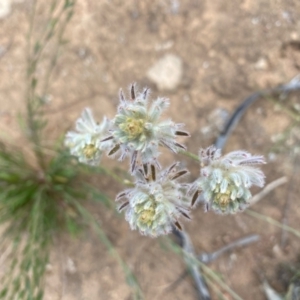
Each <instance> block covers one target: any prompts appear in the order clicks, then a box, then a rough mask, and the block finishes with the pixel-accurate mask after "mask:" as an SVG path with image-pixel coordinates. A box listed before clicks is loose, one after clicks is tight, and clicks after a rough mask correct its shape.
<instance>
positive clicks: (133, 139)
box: [65, 85, 265, 237]
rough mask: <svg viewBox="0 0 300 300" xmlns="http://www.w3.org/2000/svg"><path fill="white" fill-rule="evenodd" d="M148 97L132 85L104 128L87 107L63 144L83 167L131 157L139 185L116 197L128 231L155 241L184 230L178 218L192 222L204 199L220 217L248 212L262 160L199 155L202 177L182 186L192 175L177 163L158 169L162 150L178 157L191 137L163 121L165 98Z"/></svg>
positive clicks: (241, 154)
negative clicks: (183, 179)
mask: <svg viewBox="0 0 300 300" xmlns="http://www.w3.org/2000/svg"><path fill="white" fill-rule="evenodd" d="M148 95H149V90H148V89H144V91H143V92H142V93H139V94H136V91H135V86H134V85H132V86H131V88H130V99H126V98H125V96H124V94H123V92H122V91H121V92H120V105H119V107H118V112H117V115H116V116H115V117H114V119H112V120H111V121H110V120H108V119H106V118H104V119H103V121H102V123H101V124H98V123H96V122H95V121H94V119H93V116H92V113H91V111H90V110H89V109H85V110H84V111H83V113H82V116H81V118H79V119H78V120H77V123H76V130H77V132H68V133H67V135H66V140H65V144H66V146H67V147H69V148H70V152H71V154H72V155H74V156H77V157H78V159H79V161H81V162H83V163H87V164H92V165H97V164H99V162H100V159H101V156H102V154H103V152H107V155H108V156H112V157H114V156H115V155H117V154H118V153H120V159H121V160H123V159H124V158H126V157H127V156H128V157H130V161H131V164H130V172H131V174H132V175H133V176H134V177H135V187H134V188H132V189H128V190H125V191H124V192H122V193H120V194H119V195H118V196H117V199H116V200H117V201H121V204H120V206H119V210H120V211H121V210H123V209H124V210H126V213H125V215H126V220H127V221H128V222H129V224H130V227H131V228H132V229H138V230H139V231H140V232H141V233H142V234H144V235H149V236H153V237H156V236H159V235H162V234H168V233H169V232H171V231H172V229H173V228H177V229H178V230H181V229H182V225H181V224H180V223H179V219H180V218H181V217H182V216H183V217H185V218H187V219H190V210H191V208H193V207H194V206H195V203H196V202H200V201H201V200H202V201H204V203H205V204H206V208H207V209H212V210H214V211H216V212H220V213H236V212H237V211H242V210H244V209H245V208H246V207H247V206H248V205H249V204H250V199H251V193H250V190H249V189H250V187H251V186H253V185H256V186H259V187H262V186H263V185H264V174H263V172H262V171H261V170H260V169H258V168H257V167H256V166H255V165H258V164H263V163H265V161H264V159H263V157H262V156H252V155H251V154H249V153H247V152H245V151H234V152H230V153H229V154H227V155H225V156H221V151H220V150H218V149H215V148H214V147H213V146H211V147H209V148H207V149H205V150H203V149H201V150H200V152H199V159H200V167H201V170H200V177H199V178H198V179H197V180H196V181H195V182H194V183H193V184H188V183H180V182H178V179H179V178H181V177H183V176H184V175H186V174H188V171H187V170H179V171H178V167H179V163H178V162H176V163H174V164H172V165H171V167H169V168H167V169H166V170H159V171H158V169H160V164H159V162H158V156H159V150H158V148H159V146H162V147H166V148H168V149H170V150H171V151H172V152H174V153H178V152H179V150H185V146H184V145H182V144H180V143H179V142H178V141H177V140H176V138H177V137H178V136H183V137H188V136H189V133H188V132H186V131H184V130H182V127H183V126H184V124H176V123H174V122H173V121H171V120H169V119H167V120H161V115H162V113H163V112H164V111H165V110H166V109H167V107H168V106H169V101H168V100H167V99H164V98H158V99H156V100H155V101H152V102H151V103H149V100H148ZM187 187H189V189H188V190H189V191H187Z"/></svg>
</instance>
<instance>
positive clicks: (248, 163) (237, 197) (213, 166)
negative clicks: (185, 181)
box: [191, 146, 265, 213]
mask: <svg viewBox="0 0 300 300" xmlns="http://www.w3.org/2000/svg"><path fill="white" fill-rule="evenodd" d="M199 158H200V163H201V171H200V178H199V179H197V180H196V181H195V182H194V184H193V185H192V187H191V190H192V191H193V192H194V193H193V198H192V206H193V205H194V204H195V202H196V201H197V199H198V198H199V196H202V199H203V200H204V202H205V204H206V207H207V209H213V210H214V211H216V212H219V213H236V212H237V211H243V210H244V209H245V208H246V207H247V206H248V205H249V204H250V203H249V200H250V198H251V196H252V195H251V192H250V188H251V186H253V185H256V186H259V187H263V186H264V178H265V176H264V173H263V172H262V171H261V170H260V169H258V168H257V167H256V165H259V164H264V163H265V160H264V158H263V157H262V156H252V155H251V154H250V153H248V152H246V151H233V152H230V153H228V154H226V155H224V156H221V151H220V149H216V148H215V147H214V146H211V147H209V148H207V149H201V150H200V151H199Z"/></svg>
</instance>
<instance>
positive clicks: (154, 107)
mask: <svg viewBox="0 0 300 300" xmlns="http://www.w3.org/2000/svg"><path fill="white" fill-rule="evenodd" d="M148 94H149V89H147V88H145V89H144V91H143V92H142V93H139V94H136V92H135V86H134V84H133V85H132V86H131V90H130V95H131V99H129V100H127V99H125V96H124V94H123V92H122V91H121V92H120V105H119V107H118V113H117V115H116V116H115V118H114V120H113V124H114V126H113V128H112V130H111V136H109V137H107V138H105V139H104V140H103V142H106V141H112V144H113V146H112V148H111V149H110V151H109V152H108V155H109V156H110V155H114V154H115V153H118V152H119V151H120V152H121V156H120V159H124V158H125V157H126V156H129V157H130V158H131V172H134V170H135V167H136V162H137V160H138V159H140V160H141V164H147V165H150V164H153V163H157V161H156V159H157V157H158V155H159V152H158V147H159V146H164V147H167V148H168V149H170V150H171V151H173V152H175V153H177V152H178V150H180V149H185V147H184V146H183V145H181V144H180V143H178V142H177V141H176V137H177V136H189V133H187V132H186V131H182V130H180V129H181V128H182V127H183V126H184V125H183V124H176V123H174V122H172V121H171V120H164V121H161V120H160V117H161V114H162V112H163V111H164V110H165V109H166V108H167V107H168V106H169V101H168V100H167V99H165V98H158V99H156V100H155V101H153V102H151V103H149V101H148Z"/></svg>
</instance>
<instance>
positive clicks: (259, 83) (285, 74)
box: [0, 0, 300, 300]
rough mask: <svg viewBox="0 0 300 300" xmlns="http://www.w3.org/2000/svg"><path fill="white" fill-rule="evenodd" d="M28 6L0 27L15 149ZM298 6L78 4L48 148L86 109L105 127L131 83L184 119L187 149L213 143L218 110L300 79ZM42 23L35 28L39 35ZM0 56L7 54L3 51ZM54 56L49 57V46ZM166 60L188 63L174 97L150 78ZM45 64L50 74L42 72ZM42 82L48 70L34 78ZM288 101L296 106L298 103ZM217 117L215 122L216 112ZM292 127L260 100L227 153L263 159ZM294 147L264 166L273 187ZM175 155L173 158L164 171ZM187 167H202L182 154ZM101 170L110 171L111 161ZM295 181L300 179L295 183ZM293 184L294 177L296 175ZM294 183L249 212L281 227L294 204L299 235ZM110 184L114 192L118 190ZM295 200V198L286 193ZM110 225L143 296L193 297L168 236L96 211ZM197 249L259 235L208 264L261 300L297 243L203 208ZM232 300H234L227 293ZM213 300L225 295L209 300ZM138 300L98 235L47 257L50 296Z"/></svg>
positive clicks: (162, 1) (261, 0)
mask: <svg viewBox="0 0 300 300" xmlns="http://www.w3.org/2000/svg"><path fill="white" fill-rule="evenodd" d="M31 4H32V3H31V1H17V0H15V1H14V2H13V3H12V12H11V14H10V15H8V16H7V17H6V18H4V19H3V20H0V75H1V80H0V126H1V131H2V132H1V136H2V137H3V139H4V140H6V141H7V142H10V143H14V144H18V143H20V140H22V137H21V133H20V130H19V127H18V123H17V117H18V113H19V112H20V111H22V110H23V105H24V101H23V99H24V98H23V95H24V91H25V88H26V86H25V82H24V76H25V66H26V32H27V30H28V12H29V10H30V6H31ZM47 4H48V2H47V1H44V2H43V1H40V6H39V13H38V15H37V19H36V22H37V24H38V28H42V26H43V25H44V23H45V19H44V12H45V11H46V8H47ZM299 20H300V2H299V1H297V0H276V1H274V0H257V1H251V0H243V1H240V0H231V1H223V0H216V1H208V0H203V1H198V0H185V1H183V0H182V1H180V0H174V1H171V0H169V1H168V0H153V1H135V0H129V1H117V0H111V1H104V0H100V1H92V0H78V3H77V6H76V9H75V14H74V16H73V18H72V20H71V22H70V24H69V25H68V28H67V33H66V37H67V40H68V43H67V44H66V45H65V46H64V48H63V51H62V52H61V54H60V56H59V59H58V65H57V68H56V69H55V72H54V74H53V77H52V80H51V93H50V95H49V98H50V99H51V101H50V103H49V104H48V107H47V111H46V115H47V116H48V118H49V125H48V128H47V137H46V138H45V140H46V141H47V143H49V144H51V143H53V142H54V141H55V140H56V139H57V138H58V137H59V136H61V135H62V134H63V133H64V132H65V131H66V130H68V129H69V128H71V127H72V126H73V123H74V120H75V119H76V118H77V117H78V116H79V114H80V112H81V110H82V109H83V108H84V107H86V106H88V107H91V108H92V109H93V111H94V114H95V115H96V116H97V117H98V119H101V118H102V116H103V115H107V116H108V117H113V115H114V113H115V110H116V105H117V103H118V91H119V88H120V87H122V88H124V89H125V90H126V89H127V87H128V86H129V84H130V83H131V82H136V83H137V85H138V86H139V87H143V86H145V85H147V86H149V87H150V88H151V89H152V96H153V97H156V96H164V97H168V98H170V101H171V107H170V111H169V113H170V117H172V119H174V120H175V121H176V122H184V123H186V128H187V129H188V130H189V131H190V132H191V134H192V138H190V139H189V140H188V141H187V146H188V148H189V150H190V151H192V152H194V153H196V152H197V151H198V149H199V148H200V147H206V146H209V145H210V144H211V143H212V142H213V139H214V137H215V135H216V134H217V130H216V124H217V123H218V122H220V117H219V114H218V111H215V109H222V110H223V112H224V111H225V112H226V111H227V112H231V111H232V110H233V109H234V108H235V107H236V106H237V105H238V104H239V103H240V102H241V100H242V99H243V98H245V97H246V96H247V95H248V94H250V93H252V92H254V91H256V90H258V89H261V88H268V87H273V86H276V85H278V84H281V83H285V82H287V81H289V80H290V79H291V78H292V77H294V76H295V75H297V74H298V73H299V68H300V65H299V59H300V46H299V45H300V21H299ZM39 26H40V27H39ZM1 49H2V52H1ZM49 51H51V49H50V50H49ZM165 54H175V55H177V56H178V57H179V58H180V59H181V60H182V66H183V76H182V78H181V80H180V83H179V85H177V86H176V87H175V88H174V90H172V91H158V90H157V88H156V86H155V84H154V83H153V82H151V81H150V80H149V79H148V78H147V71H148V69H149V68H150V67H151V66H152V65H153V64H155V63H156V62H157V61H158V60H159V59H160V58H161V57H163V56H164V55H165ZM45 68H46V66H45ZM39 72H40V74H41V77H42V76H43V74H44V73H45V70H44V68H43V67H41V69H40V70H39ZM293 101H294V102H295V103H297V102H298V103H299V97H297V95H295V96H294V98H293ZM214 114H215V115H214ZM290 122H291V120H290V117H288V116H287V115H286V114H284V112H282V111H281V110H278V109H277V110H276V109H275V107H274V105H273V104H271V103H270V102H268V101H266V100H262V101H260V102H258V103H257V104H255V105H254V106H253V107H251V109H250V110H249V111H248V112H247V115H246V116H245V118H243V120H242V122H241V124H240V125H239V127H238V128H237V129H236V130H235V131H234V133H233V135H232V137H231V139H230V141H229V143H228V145H227V148H226V150H232V149H237V148H242V149H247V150H249V151H251V152H254V153H262V154H264V155H266V157H273V156H272V155H269V153H270V151H271V147H272V137H273V139H274V137H275V136H276V134H278V133H280V132H282V131H283V130H284V129H285V128H286V126H287V125H288V124H290ZM289 153H290V152H289V151H288V148H287V151H285V152H284V153H283V154H279V155H277V156H276V158H275V160H272V161H270V162H269V164H268V165H267V166H266V167H265V168H264V170H265V171H266V174H267V182H271V181H272V180H274V179H276V178H278V177H281V176H283V175H286V176H288V178H291V177H292V174H293V172H294V164H293V163H292V160H291V158H290V155H289ZM171 159H172V157H170V156H166V158H165V163H168V162H170V160H171ZM180 159H182V160H183V161H184V163H185V164H186V165H187V167H188V168H189V169H190V171H191V179H195V178H196V176H197V174H198V168H197V166H196V165H195V164H194V163H193V162H192V161H191V160H189V159H187V158H185V157H180ZM104 164H106V165H110V166H111V165H112V162H111V161H108V160H106V161H105V162H104ZM294 177H295V176H294ZM296 178H297V176H296ZM295 181H296V180H294V181H291V180H289V183H288V184H286V185H285V186H283V187H280V188H279V189H278V190H276V191H275V192H272V193H271V194H270V195H268V196H267V197H266V198H264V199H263V200H262V201H261V202H260V203H257V204H256V205H255V206H254V207H253V209H254V210H255V211H258V212H260V213H262V214H265V215H266V216H270V217H272V218H274V219H276V220H279V221H281V219H282V214H283V211H284V208H285V201H286V199H287V197H290V198H291V199H292V201H290V206H289V210H288V221H289V225H290V226H292V227H294V228H296V229H299V221H298V220H299V216H300V208H299V204H298V203H297V201H298V199H297V194H298V193H299V186H297V185H296V184H295ZM112 186H113V188H112ZM101 187H103V189H105V192H106V193H107V194H109V195H110V196H111V197H112V198H113V197H114V195H115V194H116V193H118V192H119V191H120V190H121V189H122V187H121V186H119V185H116V184H115V183H113V182H108V181H107V180H106V181H105V180H104V182H103V183H101ZM291 190H292V192H289V191H291ZM92 209H93V212H94V214H95V215H96V216H97V217H98V218H99V220H100V222H101V224H102V226H103V229H104V230H105V231H106V233H107V234H108V236H109V238H110V239H111V240H112V242H113V243H114V245H115V247H116V249H117V250H118V251H119V252H120V254H121V255H122V257H123V258H124V259H125V260H126V261H127V262H128V264H129V265H130V266H131V267H132V270H133V271H134V273H135V274H136V276H137V278H138V280H139V282H140V284H141V288H142V290H143V292H144V295H145V299H173V300H174V299H185V300H189V299H191V300H192V299H196V292H195V289H194V287H193V282H192V280H191V278H189V277H186V278H185V279H184V280H182V282H180V284H178V286H177V287H176V288H172V289H171V290H168V287H169V286H170V285H171V284H172V283H173V282H174V281H175V280H176V279H177V278H178V277H179V276H180V275H181V274H182V272H183V270H184V264H183V263H182V261H181V260H180V258H179V257H178V256H177V255H176V254H174V253H172V252H170V251H167V250H166V249H164V247H163V246H162V242H163V240H162V239H157V240H155V239H149V238H146V237H142V236H140V235H139V234H138V233H136V232H131V231H130V229H129V228H128V224H127V223H126V222H125V220H123V218H122V217H116V214H115V212H112V211H107V210H104V209H103V207H100V206H95V207H92ZM185 228H186V229H187V231H188V232H189V233H190V235H191V236H192V239H193V242H194V244H195V247H196V248H197V249H198V251H199V252H201V251H206V252H211V251H214V250H216V249H218V248H219V247H221V246H223V245H225V244H226V243H228V242H231V241H233V240H235V239H237V238H240V237H243V236H246V235H248V234H252V233H257V234H259V235H260V236H261V241H260V242H258V243H256V244H253V245H251V246H249V247H247V248H243V249H239V250H236V251H234V252H232V253H231V254H226V255H224V256H223V257H221V258H219V259H218V260H217V261H215V262H214V263H213V264H211V265H210V267H211V268H212V269H213V270H214V271H215V272H216V273H217V274H218V275H219V276H220V277H221V278H223V279H224V281H225V282H226V284H228V286H230V287H231V288H232V289H233V290H234V291H235V292H236V293H237V294H238V295H240V297H241V298H242V299H245V300H253V299H255V300H263V299H265V297H264V294H263V291H262V288H261V281H260V277H259V276H258V274H265V275H266V277H267V278H268V280H269V282H270V283H271V284H272V285H273V286H274V287H275V288H277V289H278V290H279V291H282V290H283V288H284V287H283V285H282V281H281V279H280V276H278V266H279V264H280V263H282V262H285V263H292V262H293V261H294V260H295V259H296V256H297V254H298V253H299V250H300V246H299V240H297V239H296V237H294V236H292V235H289V236H288V238H287V242H286V244H285V246H284V247H281V230H280V229H278V228H276V227H274V226H271V225H269V224H267V223H265V222H263V221H258V220H257V219H254V218H253V217H251V216H249V215H246V214H238V215H235V216H219V215H215V214H213V213H204V212H203V210H202V208H201V207H199V208H198V209H197V210H196V211H194V213H193V222H190V223H188V224H186V225H185ZM223 296H224V298H225V299H233V298H232V297H231V296H230V295H229V294H228V293H226V292H224V291H223ZM213 297H214V299H219V298H218V296H217V294H216V293H215V294H214V296H213ZM52 299H53V300H56V299H64V300H75V299H76V300H79V299H80V300H95V299H105V300H106V299H118V300H119V299H120V300H121V299H131V291H130V288H129V287H128V285H127V284H126V282H125V279H124V276H123V273H122V270H121V268H120V266H119V265H118V264H117V263H116V261H115V260H114V258H112V257H111V256H110V255H109V254H108V252H107V251H106V249H105V247H104V246H103V245H102V244H101V243H100V242H99V240H98V238H97V237H96V236H95V234H94V233H92V232H87V233H86V234H85V235H83V236H81V237H80V239H78V240H75V239H71V238H69V237H62V238H60V239H59V240H58V241H57V242H56V244H55V247H54V249H53V251H52V255H51V259H50V264H49V268H48V271H47V275H46V296H45V300H52Z"/></svg>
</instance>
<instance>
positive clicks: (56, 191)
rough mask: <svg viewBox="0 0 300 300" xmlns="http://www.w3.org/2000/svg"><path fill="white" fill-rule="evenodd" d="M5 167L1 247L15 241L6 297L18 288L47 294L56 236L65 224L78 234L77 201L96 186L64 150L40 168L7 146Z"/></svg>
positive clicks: (0, 184)
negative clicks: (51, 249)
mask: <svg viewBox="0 0 300 300" xmlns="http://www.w3.org/2000/svg"><path fill="white" fill-rule="evenodd" d="M0 170H1V173H0V189H1V193H0V222H1V223H2V224H6V228H5V231H4V233H3V235H2V242H1V247H2V249H3V251H4V250H5V249H8V247H10V250H9V253H8V256H7V258H6V270H7V271H6V275H5V277H4V278H3V280H2V282H1V290H0V299H14V298H13V297H15V295H18V294H20V295H19V297H18V298H17V299H42V295H43V274H44V272H45V268H46V265H47V262H48V256H49V246H50V244H51V241H52V236H53V234H58V233H59V232H60V231H61V230H64V231H68V232H69V233H70V234H72V235H75V234H77V233H78V232H79V231H80V230H81V229H82V224H81V219H80V212H79V211H78V210H77V207H76V206H75V205H74V203H75V201H80V200H82V201H85V200H86V199H87V198H91V196H92V195H94V194H95V188H92V187H89V186H87V185H86V186H84V185H82V184H81V182H82V180H81V179H83V174H84V173H83V172H81V166H80V165H78V164H77V162H75V161H74V160H73V159H72V158H71V157H70V156H69V155H68V154H66V153H65V152H58V154H57V156H56V157H54V158H53V159H52V160H51V161H50V162H48V165H47V170H46V173H40V172H38V170H36V169H34V168H33V167H31V166H30V165H28V164H27V162H26V160H25V159H24V158H23V157H22V155H21V154H20V151H12V150H11V149H10V151H8V150H6V149H5V148H4V147H3V146H2V147H1V149H0ZM83 181H84V180H83ZM97 193H98V195H99V198H100V199H107V197H106V196H105V195H101V192H99V191H97ZM70 199H71V200H70ZM75 199H76V200H75ZM1 252H2V251H1ZM21 296H22V297H21Z"/></svg>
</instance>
